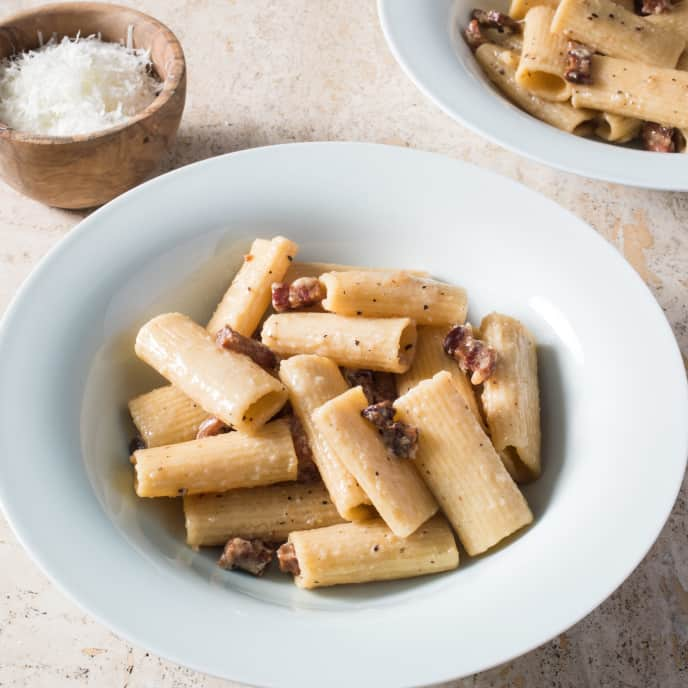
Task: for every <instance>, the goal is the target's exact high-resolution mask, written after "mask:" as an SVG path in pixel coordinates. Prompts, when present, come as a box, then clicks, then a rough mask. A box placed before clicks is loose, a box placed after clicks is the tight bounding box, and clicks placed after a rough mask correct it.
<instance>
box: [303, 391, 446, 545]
mask: <svg viewBox="0 0 688 688" xmlns="http://www.w3.org/2000/svg"><path fill="white" fill-rule="evenodd" d="M367 405H368V401H367V399H366V397H365V395H364V394H363V391H362V389H361V388H360V387H354V388H352V389H350V390H349V391H347V392H345V393H344V394H340V395H339V396H338V397H335V398H334V399H332V400H331V401H328V402H327V403H326V404H323V405H322V406H321V407H320V408H319V409H317V410H316V411H315V412H314V413H313V416H312V418H313V424H314V426H315V428H316V430H317V431H318V432H320V433H321V434H322V435H323V436H324V437H325V439H326V440H327V441H328V442H329V443H330V446H331V447H333V448H335V450H336V452H337V455H338V456H339V458H340V460H341V461H342V463H343V464H344V465H345V466H346V467H347V468H348V469H349V471H350V472H351V473H352V475H353V476H354V477H355V478H356V480H357V481H358V484H359V485H360V486H361V487H362V488H363V490H364V491H365V493H366V494H367V495H368V497H370V501H371V502H372V504H373V506H374V507H375V508H376V509H377V511H378V513H379V514H380V516H381V517H382V519H383V520H384V521H385V523H386V524H387V525H388V526H389V527H390V528H391V530H392V531H393V532H394V534H395V535H398V536H399V537H406V536H407V535H410V534H411V533H413V532H414V531H415V530H416V529H417V528H418V527H419V526H420V525H421V524H422V523H424V522H425V521H427V520H428V519H429V518H430V517H431V516H432V515H433V514H434V513H435V512H436V511H437V502H436V501H435V500H434V499H433V497H432V495H431V494H430V492H429V491H428V489H427V488H426V487H425V485H424V483H423V481H422V480H421V478H420V476H419V475H418V472H417V471H416V468H415V466H414V465H413V463H412V462H411V461H401V460H393V459H391V458H390V456H389V455H388V453H387V450H386V448H385V445H384V444H383V442H382V440H381V439H380V436H379V435H378V433H377V432H376V430H375V429H374V428H373V426H372V425H371V424H370V423H368V422H367V421H366V420H364V419H363V418H362V417H361V411H362V410H363V409H364V408H365V407H366V406H367Z"/></svg>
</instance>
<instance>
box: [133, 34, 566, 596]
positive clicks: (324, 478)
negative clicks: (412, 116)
mask: <svg viewBox="0 0 688 688" xmlns="http://www.w3.org/2000/svg"><path fill="white" fill-rule="evenodd" d="M499 50H503V48H499ZM506 52H507V53H508V51H506ZM514 70H515V67H514ZM511 77H513V71H512V73H511ZM542 102H543V103H545V102H546V101H542ZM546 105H547V106H553V107H559V108H561V107H563V104H560V103H551V102H549V103H546ZM567 107H569V108H570V106H568V105H567ZM295 250H296V245H295V244H293V243H292V242H290V241H289V240H288V239H285V238H282V237H277V238H276V239H273V240H271V241H265V240H260V239H259V240H256V241H255V242H254V244H253V246H252V249H251V254H250V257H249V256H247V257H246V258H245V261H244V264H243V266H242V268H241V270H239V272H238V274H237V276H236V277H235V279H234V280H233V282H232V285H231V286H230V289H229V290H228V292H227V295H226V297H225V298H224V299H223V302H222V303H221V304H220V306H219V307H218V309H217V310H216V313H215V316H214V319H215V320H214V321H213V320H211V323H210V325H209V328H210V330H209V329H206V328H203V327H201V326H200V325H197V324H196V323H194V322H193V321H192V320H190V319H189V318H188V317H186V316H184V315H181V314H179V313H167V314H164V315H160V316H158V317H156V318H153V319H152V320H151V321H150V322H148V323H146V324H145V325H144V326H143V327H142V328H141V330H140V331H139V333H138V336H137V338H136V342H135V347H134V348H135V351H136V354H137V355H138V356H139V358H141V359H142V360H143V361H145V362H147V363H148V364H149V365H151V366H152V367H153V368H155V369H156V370H157V371H158V372H159V373H161V374H162V375H163V376H165V377H166V378H167V379H168V380H169V381H170V382H171V383H172V385H169V386H166V387H161V388H158V389H156V390H153V391H151V392H148V393H146V394H142V395H140V396H138V397H136V398H135V399H132V400H131V402H130V404H129V408H130V412H131V415H132V419H133V420H134V422H135V425H136V426H137V429H138V430H139V433H140V435H141V439H143V441H144V442H143V443H144V444H145V445H146V446H145V448H137V447H140V446H141V442H140V441H138V440H137V442H135V443H132V448H131V449H130V451H131V452H133V453H132V455H131V457H130V460H131V463H132V464H133V470H134V478H135V480H134V485H135V491H136V494H137V496H139V497H141V498H161V499H170V498H175V497H181V498H182V499H181V500H180V502H179V503H180V504H183V509H184V516H185V526H186V540H187V543H188V544H189V545H190V546H191V547H194V548H197V547H217V546H222V554H221V556H220V559H219V560H218V565H219V566H220V567H222V568H223V569H237V568H238V569H242V570H244V571H246V572H248V573H251V574H253V575H256V576H260V575H262V574H263V572H264V571H265V570H266V568H267V567H268V566H269V565H270V562H271V561H272V560H273V558H274V555H275V552H277V558H278V560H279V565H280V568H281V569H282V570H283V571H285V572H289V573H292V574H293V575H294V580H295V582H296V584H297V585H298V586H300V587H302V588H305V589H310V588H317V587H322V586H327V585H339V584H347V583H362V582H366V581H373V580H389V579H394V578H403V577H409V576H420V575H427V574H433V573H439V572H442V571H449V570H451V569H453V568H456V566H458V563H459V553H458V549H457V543H456V541H455V539H454V533H453V532H452V527H453V529H454V531H455V532H456V534H457V535H458V537H459V538H460V539H461V541H462V542H463V544H464V546H465V548H466V551H467V552H468V554H469V555H475V554H479V553H482V552H484V551H486V550H487V549H489V548H491V547H493V546H494V545H495V544H497V543H498V542H500V541H501V540H502V539H503V538H505V537H506V536H508V535H510V534H512V533H514V532H516V531H517V530H519V529H520V528H522V527H524V526H525V525H527V524H528V523H530V521H531V520H532V514H531V512H530V510H529V508H528V505H527V503H526V501H525V499H524V498H523V496H522V495H521V493H520V491H519V489H518V488H517V486H516V485H515V483H514V481H513V480H512V478H511V477H510V476H509V473H508V471H511V472H512V474H513V475H514V476H515V477H516V478H517V479H521V478H523V479H533V478H535V477H536V476H537V474H538V472H539V466H540V463H539V462H540V456H539V432H540V428H539V401H538V392H537V364H536V362H535V358H534V351H535V349H534V341H533V340H532V337H531V336H530V334H529V333H528V332H527V331H526V330H525V328H523V327H522V326H521V325H520V323H518V322H517V321H515V320H512V319H510V318H507V317H506V316H497V315H496V314H492V315H490V316H487V317H486V318H485V319H484V320H483V323H482V326H481V331H477V330H475V329H474V328H473V327H472V326H471V325H470V324H467V323H465V317H466V310H467V306H468V303H467V294H466V292H465V290H464V289H462V288H460V287H455V286H452V285H449V284H445V283H441V282H438V281H435V280H431V279H429V278H427V275H425V273H421V272H420V271H413V270H403V271H400V270H371V269H364V268H355V267H353V266H341V265H335V264H332V263H307V264H297V265H296V266H295V267H293V268H292V269H291V270H289V268H288V266H287V263H288V264H289V265H290V266H294V263H293V262H292V261H291V260H290V257H291V256H292V255H293V253H294V252H295ZM273 275H274V276H275V279H276V280H278V279H281V280H289V278H290V277H289V276H290V275H291V276H292V278H293V279H298V278H300V277H303V278H304V280H302V281H301V282H299V283H297V284H293V283H291V282H287V283H285V282H284V281H281V282H279V283H277V284H274V285H273V284H269V282H270V279H271V278H272V277H273ZM249 287H250V288H249ZM254 290H255V291H256V292H257V293H260V297H258V296H256V297H255V298H253V297H252V298H248V297H247V294H249V293H252V292H253V291H254ZM268 290H269V291H270V292H271V293H272V306H273V309H274V310H275V311H277V313H276V314H273V315H270V316H269V317H268V318H267V320H266V321H265V323H264V325H263V328H262V331H261V339H262V342H258V341H257V340H256V339H254V338H250V337H246V336H245V335H244V334H242V332H241V331H239V330H242V331H243V333H253V336H254V337H255V336H256V335H255V332H254V329H255V323H256V322H257V318H260V317H262V316H263V314H264V312H265V311H266V310H267V309H268V304H267V303H266V301H265V294H266V293H267V291H268ZM285 290H286V291H288V292H289V293H288V294H287V293H286V291H285ZM311 290H315V291H317V292H318V295H317V298H315V297H312V296H311V294H312V293H314V292H311ZM325 291H326V292H327V296H326V298H324V300H323V294H324V292H325ZM292 292H293V293H292ZM285 295H286V296H288V298H285ZM321 300H323V303H322V306H321V305H320V303H318V302H319V301H321ZM312 304H316V305H315V306H313V305H312ZM323 306H324V307H325V308H329V309H332V310H333V311H337V312H309V311H304V310H300V309H302V308H304V307H305V308H313V307H315V308H321V307H323ZM285 311H289V312H285ZM352 311H353V314H350V313H351V312H352ZM417 323H421V324H420V325H419V326H418V327H417ZM225 326H227V327H225ZM214 327H218V329H219V328H220V327H221V330H222V331H221V333H220V335H218V336H217V337H216V336H214V333H213V332H212V330H213V329H214ZM233 328H239V330H237V329H233ZM278 356H281V357H282V358H281V360H280V358H278ZM261 366H263V367H261ZM339 366H345V367H346V370H340V369H339ZM394 374H396V375H394ZM468 374H470V380H469V377H468ZM349 385H351V388H350V387H349ZM399 392H400V393H401V396H400V397H398V398H397V394H398V393H399ZM479 395H482V399H483V400H484V402H485V407H486V409H485V410H486V412H487V414H488V421H489V422H490V424H489V433H487V432H486V430H485V426H484V424H483V423H484V421H483V416H482V410H481V408H480V404H479V399H480V396H479ZM395 399H396V401H394V400H395ZM287 402H289V403H287ZM510 404H514V405H516V406H519V407H520V408H519V409H518V410H514V409H510V408H508V406H509V405H510ZM505 466H507V467H508V471H507V468H505ZM440 509H441V510H442V511H443V512H444V515H442V514H439V513H438V511H439V510H440ZM447 519H448V521H449V522H448V521H447ZM281 543H284V544H281ZM280 544H281V546H280ZM278 547H279V549H278Z"/></svg>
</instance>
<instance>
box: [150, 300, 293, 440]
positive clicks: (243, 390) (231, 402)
mask: <svg viewBox="0 0 688 688" xmlns="http://www.w3.org/2000/svg"><path fill="white" fill-rule="evenodd" d="M136 355H137V356H138V357H139V358H141V359H142V360H144V361H145V362H146V363H148V364H149V365H150V366H152V367H153V368H155V369H156V370H157V371H158V372H159V373H160V374H161V375H163V376H164V377H166V378H167V379H168V380H169V381H170V382H171V383H172V384H173V385H176V386H177V387H178V388H179V389H180V390H181V391H182V392H184V393H185V394H186V395H187V396H189V397H190V398H191V399H193V400H194V401H195V402H197V403H198V404H200V405H201V406H202V407H203V408H204V409H205V410H206V411H208V413H209V414H211V415H214V416H217V418H219V419H220V420H222V421H223V422H224V423H226V424H227V425H231V426H232V427H234V428H236V429H237V430H244V431H246V432H255V431H256V430H257V429H258V428H259V427H261V426H262V425H263V424H264V423H265V422H266V421H267V420H269V419H270V418H271V417H272V416H273V415H275V413H276V412H277V411H279V409H280V408H281V407H282V406H283V405H284V403H285V401H286V399H287V391H286V390H285V389H284V386H283V385H282V384H281V383H280V382H279V380H277V379H276V378H274V377H273V376H272V375H270V374H269V373H266V372H265V371H264V370H263V369H262V368H261V367H260V366H258V365H256V364H255V363H254V362H253V361H252V360H251V359H250V358H248V356H243V355H242V354H238V353H235V352H233V351H227V350H225V349H221V348H219V347H218V346H217V345H216V344H215V340H214V339H213V337H211V335H210V334H209V333H208V331H207V330H205V329H203V328H202V327H201V326H200V325H197V324H196V323H194V322H193V321H192V320H191V319H190V318H188V317H186V316H185V315H181V314H179V313H167V314H165V315H159V316H158V317H157V318H153V320H151V321H149V322H148V323H146V324H145V325H144V326H143V327H142V328H141V330H140V331H139V333H138V336H137V337H136Z"/></svg>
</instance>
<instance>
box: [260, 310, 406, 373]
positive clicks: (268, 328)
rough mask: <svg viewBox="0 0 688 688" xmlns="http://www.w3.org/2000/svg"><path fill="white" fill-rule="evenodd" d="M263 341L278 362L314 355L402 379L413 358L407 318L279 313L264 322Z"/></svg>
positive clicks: (339, 363)
mask: <svg viewBox="0 0 688 688" xmlns="http://www.w3.org/2000/svg"><path fill="white" fill-rule="evenodd" d="M261 340H262V342H263V344H265V345H266V346H268V347H270V348H271V349H272V350H273V351H274V352H275V353H277V354H280V355H281V356H293V355H295V354H315V355H318V356H326V357H328V358H331V359H332V360H333V361H334V362H335V363H337V364H338V365H341V366H346V367H349V368H369V369H370V370H382V371H386V372H390V373H403V372H404V371H406V370H408V368H409V366H410V365H411V361H412V360H413V355H414V353H415V352H414V347H415V344H416V325H415V323H414V321H413V320H411V319H410V318H361V317H357V316H344V315H335V314H334V313H279V314H276V315H271V316H270V317H269V318H268V319H267V320H266V321H265V323H264V325H263V330H262V332H261Z"/></svg>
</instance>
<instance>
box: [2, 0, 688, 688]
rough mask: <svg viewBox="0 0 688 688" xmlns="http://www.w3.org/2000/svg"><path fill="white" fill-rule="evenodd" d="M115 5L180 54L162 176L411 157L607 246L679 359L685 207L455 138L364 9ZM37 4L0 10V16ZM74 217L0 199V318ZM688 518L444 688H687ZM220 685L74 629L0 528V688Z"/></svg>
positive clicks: (683, 328) (94, 630) (75, 611)
mask: <svg viewBox="0 0 688 688" xmlns="http://www.w3.org/2000/svg"><path fill="white" fill-rule="evenodd" d="M118 1H119V2H120V3H121V4H127V5H132V6H136V7H138V8H140V9H143V10H144V11H147V12H149V13H151V14H153V15H154V16H156V17H157V18H159V19H161V20H162V21H163V22H165V23H166V24H168V25H169V26H170V27H171V28H172V30H173V31H174V32H175V33H176V34H177V36H178V37H179V38H180V39H181V41H182V43H183V45H184V49H185V51H186V56H187V60H188V68H189V94H188V101H187V108H186V112H185V115H184V119H183V122H182V126H181V130H180V133H179V140H178V144H177V148H176V151H175V153H174V154H173V155H171V156H170V159H169V160H168V161H167V163H166V169H170V168H172V167H178V166H181V165H185V164H187V163H190V162H193V161H195V160H200V159H202V158H206V157H209V156H213V155H219V154H221V153H226V152H229V151H235V150H238V149H241V148H249V147H253V146H261V145H266V144H273V143H283V142H290V141H315V140H346V141H356V140H360V141H375V142H379V143H388V144H393V145H399V146H411V147H413V148H420V149H424V150H429V151H436V152H439V153H443V154H445V155H449V156H451V157H454V158H458V159H460V160H466V161H469V162H472V163H475V164H476V165H480V166H481V167H486V168H489V169H491V170H494V171H496V172H499V173H500V174H503V175H506V176H508V177H511V178H513V179H516V180H518V181H520V182H522V183H524V184H526V185H527V186H529V187H531V188H533V189H536V190H538V191H540V192H541V193H543V194H545V195H546V196H548V197H549V198H552V199H554V200H555V201H557V202H558V203H560V204H561V205H563V206H564V207H566V208H568V209H569V210H571V211H572V212H573V213H575V214H576V215H578V216H579V217H581V218H583V219H584V220H585V221H587V222H589V223H590V224H591V225H592V226H593V227H594V228H595V229H596V230H597V231H599V232H600V233H601V234H602V235H603V236H604V237H605V238H606V239H607V240H608V241H609V242H610V243H611V244H613V245H614V246H615V247H616V248H617V250H618V251H620V252H621V253H622V254H623V255H624V256H625V257H626V259H627V260H628V261H629V262H630V263H631V265H633V267H634V268H635V269H636V270H637V271H638V273H639V274H640V275H641V277H642V278H643V279H644V280H645V281H646V282H647V284H648V285H649V286H650V288H651V289H652V292H653V293H654V295H655V296H656V298H657V300H658V301H659V303H660V304H661V306H662V308H663V309H664V311H665V312H666V315H667V317H668V319H669V321H670V323H671V325H672V327H673V329H674V332H675V333H676V336H677V338H678V341H679V344H680V346H681V350H682V352H683V354H684V360H685V359H686V356H687V355H688V194H679V193H664V192H655V191H642V190H638V189H630V188H625V187H622V186H617V185H614V184H606V183H603V182H597V181H589V180H586V179H581V178H578V177H575V176H572V175H570V174H565V173H562V172H557V171H554V170H551V169H548V168H546V167H543V166H542V165H539V164H536V163H534V162H529V161H528V160H525V159H523V158H520V157H518V156H516V155H514V154H512V153H509V152H507V151H505V150H502V149H500V148H498V147H497V146H495V145H493V144H491V143H488V142H487V141H485V140H483V139H481V138H479V137H478V136H476V135H475V134H473V133H471V132H470V131H468V130H466V129H464V128H463V127H461V126H459V125H458V124H455V123H454V122H453V121H451V120H450V119H449V118H448V117H446V116H445V115H444V114H442V113H441V112H440V111H439V110H438V109H437V108H436V107H435V106H434V105H432V104H430V103H429V102H428V101H427V100H426V99H425V98H424V97H423V96H422V95H421V94H420V93H419V92H418V91H417V90H416V88H415V87H414V86H413V85H412V84H411V82H410V81H409V80H408V79H407V78H406V76H404V74H403V73H402V72H401V69H400V68H399V67H398V66H397V64H396V62H395V61H394V59H393V58H392V56H391V54H390V53H389V51H388V49H387V46H386V44H385V42H384V39H383V36H382V33H381V31H380V28H379V25H378V21H377V15H376V9H375V3H374V2H373V0H366V1H363V0H354V1H353V2H352V1H351V0H328V1H327V2H324V1H322V0H289V1H288V2H276V1H275V0H272V1H269V0H140V2H134V1H132V0H118ZM400 1H402V0H400ZM38 4H41V3H39V2H33V1H31V0H4V1H3V2H2V3H0V12H2V13H3V14H4V13H11V12H12V11H15V10H20V9H25V8H28V7H32V6H35V5H38ZM211 70H212V71H211ZM81 217H83V213H77V212H65V211H60V210H54V209H50V208H46V207H44V206H41V205H40V204H38V203H36V202H34V201H31V200H29V199H27V198H23V197H21V196H20V195H18V194H17V193H15V192H14V191H12V190H10V189H9V188H7V187H6V186H4V185H2V184H0V312H2V311H3V310H4V309H5V307H6V306H7V305H8V303H9V301H10V300H11V298H12V296H13V294H14V292H15V291H16V289H17V287H18V286H19V285H20V284H21V282H22V280H23V279H24V278H25V277H26V276H27V275H28V274H29V272H30V271H31V269H32V268H33V266H34V265H35V264H36V262H37V261H38V260H39V259H40V258H41V257H42V256H43V255H44V254H45V253H46V252H47V251H48V250H49V249H51V248H52V247H53V246H54V245H55V244H56V243H57V242H58V241H59V240H60V239H61V238H62V237H63V236H65V235H66V234H67V233H68V232H69V230H70V229H71V227H73V226H74V225H75V224H76V223H77V222H78V221H79V220H80V219H81ZM552 230H553V231H556V228H552ZM583 267H584V266H583ZM581 278H582V279H584V278H585V272H584V270H582V271H581ZM640 334H642V333H640ZM647 364H648V365H651V361H649V362H647ZM602 382H603V381H602ZM658 403H661V400H658ZM22 458H23V457H17V460H21V459H22ZM657 458H659V457H657ZM638 498H639V499H642V495H639V496H638ZM687 505H688V488H687V487H686V482H684V485H683V489H682V490H681V494H680V496H679V498H678V501H677V503H676V505H675V507H674V510H673V512H672V514H671V517H670V519H669V522H668V523H667V525H666V526H665V528H664V530H663V531H662V534H661V536H660V538H659V540H658V541H657V543H656V544H655V545H654V546H653V547H652V549H651V551H650V553H649V554H648V556H647V557H646V558H645V560H644V561H643V562H642V563H641V564H640V566H639V567H638V569H637V570H636V571H635V572H634V573H633V574H632V575H631V577H630V578H629V579H628V580H627V581H626V582H625V583H624V584H623V585H622V586H621V587H620V588H619V589H618V590H617V591H616V592H615V593H614V594H613V595H612V597H611V598H609V599H608V600H607V601H606V602H605V603H604V604H603V605H602V606H601V607H600V608H599V609H597V610H596V611H594V612H593V613H592V614H590V615H589V616H587V617H586V618H585V619H584V620H583V621H581V622H580V623H579V624H577V625H576V626H575V627H574V628H572V629H570V630H569V631H567V632H566V633H562V634H561V635H560V636H559V637H558V638H556V639H555V640H553V641H552V642H549V643H547V644H545V645H543V646H542V647H540V648H538V649H536V650H534V651H533V652H531V653H529V654H527V655H525V656H523V657H520V658H519V659H516V660H514V661H512V662H509V663H508V664H504V665H503V666H501V667H497V668H495V669H493V670H491V671H487V672H485V673H483V674H480V675H477V676H474V677H471V678H469V679H465V680H463V681H457V682H454V683H451V684H447V685H451V686H462V687H468V686H471V687H473V688H488V687H495V688H496V687H502V686H513V687H514V688H525V687H526V686H528V687H530V686H553V687H559V686H561V687H564V686H567V687H568V686H570V687H578V686H595V687H596V686H619V687H624V688H649V687H651V686H657V687H661V688H679V687H685V686H688V511H687V509H688V506H687ZM77 565H78V562H75V566H77ZM524 622H526V620H524ZM515 630H516V631H517V629H515ZM230 685H237V684H231V683H229V682H226V681H223V680H220V679H216V678H211V677H208V676H205V675H202V674H198V673H196V672H194V671H191V670H189V669H186V668H183V667H180V666H177V665H175V664H172V663H170V662H167V661H165V660H163V659H160V658H158V657H156V656H155V655H153V654H149V653H148V652H147V651H146V650H145V648H140V647H134V646H131V645H130V644H128V643H127V642H125V641H124V640H121V639H120V638H118V637H117V636H115V635H113V634H112V633H111V632H110V631H108V630H107V629H106V628H105V627H104V626H102V625H101V624H99V623H97V622H96V621H94V620H93V619H91V618H90V617H89V616H88V615H87V614H84V613H83V612H82V611H81V610H80V609H79V608H78V607H77V606H75V605H74V604H73V603H72V602H70V601H68V600H67V599H65V598H64V597H63V595H62V594H61V593H60V592H59V591H58V590H57V589H56V588H55V587H54V586H53V585H52V584H51V583H50V582H49V581H48V580H47V579H46V577H45V576H44V575H43V574H42V573H41V572H40V571H39V570H38V569H37V568H36V566H34V564H33V563H32V562H31V561H30V560H29V558H28V556H27V555H26V554H25V552H24V550H23V549H22V548H21V546H20V545H19V544H18V543H17V541H16V540H15V538H14V536H13V534H12V532H11V531H10V529H9V527H8V525H7V524H6V523H5V522H4V520H3V519H2V517H1V516H0V686H13V687H14V686H30V687H31V688H38V687H42V686H46V687H50V688H61V687H62V686H65V687H74V688H77V687H78V686H98V687H100V686H107V687H109V686H117V687H119V688H124V687H125V686H126V687H127V688H143V687H146V688H148V687H150V686H171V687H174V688H183V687H185V686H195V687H199V688H219V687H220V686H230Z"/></svg>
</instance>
